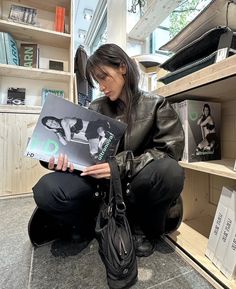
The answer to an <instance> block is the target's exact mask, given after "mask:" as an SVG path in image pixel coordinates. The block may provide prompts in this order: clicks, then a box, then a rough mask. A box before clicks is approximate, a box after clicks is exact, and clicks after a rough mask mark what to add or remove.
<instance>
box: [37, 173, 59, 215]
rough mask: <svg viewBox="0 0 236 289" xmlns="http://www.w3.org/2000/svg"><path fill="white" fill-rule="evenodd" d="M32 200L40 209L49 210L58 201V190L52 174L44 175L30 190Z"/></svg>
mask: <svg viewBox="0 0 236 289" xmlns="http://www.w3.org/2000/svg"><path fill="white" fill-rule="evenodd" d="M32 190H33V195H34V200H35V202H36V204H37V206H38V207H39V208H41V209H44V210H47V209H50V208H51V207H52V205H53V203H55V201H56V200H58V201H59V200H60V198H61V197H60V196H61V194H60V189H59V187H58V185H57V182H56V181H55V180H54V178H53V173H50V174H46V175H44V176H43V177H41V178H40V179H39V181H38V182H37V183H36V184H35V186H34V187H33V188H32Z"/></svg>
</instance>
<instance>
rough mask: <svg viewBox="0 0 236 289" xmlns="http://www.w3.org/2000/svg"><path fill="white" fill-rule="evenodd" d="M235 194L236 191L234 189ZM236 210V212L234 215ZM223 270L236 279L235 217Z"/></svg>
mask: <svg viewBox="0 0 236 289" xmlns="http://www.w3.org/2000/svg"><path fill="white" fill-rule="evenodd" d="M234 194H236V192H235V191H234ZM235 215H236V211H235V212H234V217H235ZM221 272H222V273H223V274H224V275H225V276H226V277H227V278H228V279H236V222H235V219H234V224H233V228H232V232H231V235H230V236H229V244H228V247H227V249H226V252H225V255H224V259H223V262H222V266H221Z"/></svg>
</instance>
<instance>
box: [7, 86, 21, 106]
mask: <svg viewBox="0 0 236 289" xmlns="http://www.w3.org/2000/svg"><path fill="white" fill-rule="evenodd" d="M7 104H11V105H24V104H25V88H13V87H11V88H9V89H8V91H7Z"/></svg>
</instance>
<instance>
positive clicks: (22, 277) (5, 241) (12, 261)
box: [0, 197, 35, 289]
mask: <svg viewBox="0 0 236 289" xmlns="http://www.w3.org/2000/svg"><path fill="white" fill-rule="evenodd" d="M34 207H35V204H34V202H33V199H32V197H26V198H14V199H7V200H6V199H5V200H0V220H1V222H0V232H1V234H0V244H1V246H0V276H1V278H0V288H1V289H27V288H28V281H29V272H30V265H31V255H32V246H31V244H30V241H29V238H28V232H27V225H28V220H29V217H30V215H31V214H32V211H33V209H34Z"/></svg>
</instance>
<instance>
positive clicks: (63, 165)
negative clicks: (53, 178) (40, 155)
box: [48, 154, 74, 173]
mask: <svg viewBox="0 0 236 289" xmlns="http://www.w3.org/2000/svg"><path fill="white" fill-rule="evenodd" d="M48 168H49V169H50V170H54V169H55V170H56V171H63V172H65V171H67V169H68V168H69V172H71V173H72V172H73V171H74V165H73V164H72V163H70V162H69V161H68V156H67V155H63V154H60V155H59V157H58V162H57V165H56V167H55V158H54V157H53V156H52V157H51V158H50V159H49V162H48Z"/></svg>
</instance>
